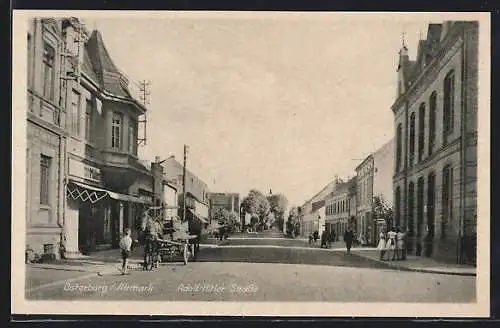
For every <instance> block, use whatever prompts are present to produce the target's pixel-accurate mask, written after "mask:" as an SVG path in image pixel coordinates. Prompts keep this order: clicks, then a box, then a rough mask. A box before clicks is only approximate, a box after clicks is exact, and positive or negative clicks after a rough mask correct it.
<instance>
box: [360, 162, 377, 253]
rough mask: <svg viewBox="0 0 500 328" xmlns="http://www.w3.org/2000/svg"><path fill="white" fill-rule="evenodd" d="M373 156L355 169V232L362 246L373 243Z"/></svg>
mask: <svg viewBox="0 0 500 328" xmlns="http://www.w3.org/2000/svg"><path fill="white" fill-rule="evenodd" d="M373 175H374V160H373V154H370V155H368V157H366V158H365V160H364V161H363V162H361V164H360V165H358V167H356V207H357V208H356V213H357V216H356V231H357V233H358V235H357V237H358V240H359V241H360V242H361V244H362V245H370V244H373V243H374V240H372V236H373V228H374V227H373V213H372V207H373Z"/></svg>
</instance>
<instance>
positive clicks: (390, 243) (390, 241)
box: [385, 227, 396, 261]
mask: <svg viewBox="0 0 500 328" xmlns="http://www.w3.org/2000/svg"><path fill="white" fill-rule="evenodd" d="M395 230H396V229H395V228H394V227H392V228H391V229H390V230H389V232H387V243H386V247H385V248H386V250H387V260H388V261H394V259H395V256H396V231H395Z"/></svg>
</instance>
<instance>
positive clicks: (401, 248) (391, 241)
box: [377, 227, 406, 261]
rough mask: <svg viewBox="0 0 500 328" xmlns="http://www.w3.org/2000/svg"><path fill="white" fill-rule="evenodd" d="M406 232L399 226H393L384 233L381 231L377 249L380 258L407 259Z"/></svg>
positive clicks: (391, 259) (390, 259) (389, 259)
mask: <svg viewBox="0 0 500 328" xmlns="http://www.w3.org/2000/svg"><path fill="white" fill-rule="evenodd" d="M405 237H406V236H405V234H404V233H403V232H402V231H401V229H400V228H399V227H392V228H391V229H389V230H388V231H387V233H384V232H383V231H382V232H380V235H379V242H378V246H377V249H378V250H379V251H380V259H381V260H383V261H385V260H387V261H394V260H396V261H399V260H404V259H406V252H405Z"/></svg>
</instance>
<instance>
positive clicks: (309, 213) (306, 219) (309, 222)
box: [299, 178, 339, 236]
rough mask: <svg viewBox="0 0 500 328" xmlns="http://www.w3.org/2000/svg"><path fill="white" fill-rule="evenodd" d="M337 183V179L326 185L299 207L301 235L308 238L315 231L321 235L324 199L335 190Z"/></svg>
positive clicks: (324, 211) (323, 220)
mask: <svg viewBox="0 0 500 328" xmlns="http://www.w3.org/2000/svg"><path fill="white" fill-rule="evenodd" d="M337 183H339V180H338V178H336V179H335V180H334V181H332V182H330V183H328V184H327V185H326V186H325V187H324V188H323V189H321V190H320V191H319V192H318V193H317V194H316V195H314V196H313V197H312V198H311V199H309V200H308V201H306V202H305V203H304V204H303V205H302V206H301V207H300V215H299V221H300V233H301V235H303V236H308V235H310V234H311V233H313V232H314V231H316V230H317V231H318V232H320V233H321V232H322V231H323V230H324V229H325V227H326V226H325V225H326V221H325V219H326V208H325V198H326V197H327V196H328V195H329V194H330V193H331V192H332V191H333V190H334V189H335V186H336V184H337ZM320 230H321V231H320Z"/></svg>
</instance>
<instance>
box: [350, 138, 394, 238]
mask: <svg viewBox="0 0 500 328" xmlns="http://www.w3.org/2000/svg"><path fill="white" fill-rule="evenodd" d="M393 163H394V140H393V139H391V140H389V141H388V142H386V143H385V144H384V145H383V146H382V147H380V148H379V149H377V150H376V151H375V152H374V153H373V154H370V155H368V157H367V158H366V159H365V160H364V161H363V162H361V164H360V165H359V166H358V167H357V168H356V174H357V175H356V194H357V197H356V213H357V215H356V231H358V239H359V240H360V241H361V243H362V244H368V245H375V244H376V243H377V242H378V235H379V233H380V232H381V231H383V230H385V229H386V228H387V225H388V224H390V223H387V222H385V221H384V220H380V219H379V218H377V217H376V215H375V213H374V211H373V197H375V196H377V197H381V198H382V199H383V200H384V202H385V203H386V204H387V205H388V206H389V207H392V206H393V192H392V173H391V172H393V170H394V166H393Z"/></svg>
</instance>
